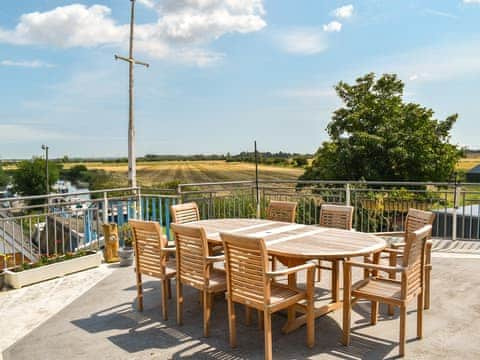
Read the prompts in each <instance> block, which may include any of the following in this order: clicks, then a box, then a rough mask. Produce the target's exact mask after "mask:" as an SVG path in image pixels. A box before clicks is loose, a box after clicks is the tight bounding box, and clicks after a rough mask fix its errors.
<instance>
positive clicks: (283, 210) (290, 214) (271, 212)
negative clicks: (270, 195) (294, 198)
mask: <svg viewBox="0 0 480 360" xmlns="http://www.w3.org/2000/svg"><path fill="white" fill-rule="evenodd" d="M296 214H297V203H296V202H291V201H273V200H272V201H270V203H269V204H268V208H267V219H268V220H272V221H283V222H289V223H294V222H295V216H296Z"/></svg>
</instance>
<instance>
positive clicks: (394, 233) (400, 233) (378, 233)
mask: <svg viewBox="0 0 480 360" xmlns="http://www.w3.org/2000/svg"><path fill="white" fill-rule="evenodd" d="M372 235H375V236H402V237H403V236H405V231H387V232H375V233H372Z"/></svg>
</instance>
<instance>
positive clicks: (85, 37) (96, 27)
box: [0, 4, 128, 48]
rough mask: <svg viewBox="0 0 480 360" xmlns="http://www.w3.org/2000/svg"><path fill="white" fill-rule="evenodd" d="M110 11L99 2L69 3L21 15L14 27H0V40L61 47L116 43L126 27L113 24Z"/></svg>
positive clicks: (123, 38) (123, 36)
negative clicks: (6, 28)
mask: <svg viewBox="0 0 480 360" xmlns="http://www.w3.org/2000/svg"><path fill="white" fill-rule="evenodd" d="M110 13H111V10H110V9H109V8H108V7H106V6H103V5H92V6H90V7H87V6H85V5H81V4H73V5H67V6H63V7H57V8H55V9H53V10H50V11H46V12H43V13H40V12H32V13H28V14H24V15H22V16H21V17H20V22H19V23H18V24H17V26H16V27H15V29H13V30H3V29H0V42H6V43H11V44H21V45H28V44H39V45H48V46H56V47H61V48H69V47H75V46H81V47H92V46H98V45H103V44H112V43H120V42H122V41H124V40H125V39H127V35H128V26H127V25H123V26H119V25H117V24H116V23H115V21H114V20H113V19H112V18H111V17H110Z"/></svg>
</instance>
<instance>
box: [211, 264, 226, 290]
mask: <svg viewBox="0 0 480 360" xmlns="http://www.w3.org/2000/svg"><path fill="white" fill-rule="evenodd" d="M226 289H227V277H226V274H225V271H224V270H221V269H212V270H211V271H210V281H209V283H208V291H209V292H218V291H225V290H226Z"/></svg>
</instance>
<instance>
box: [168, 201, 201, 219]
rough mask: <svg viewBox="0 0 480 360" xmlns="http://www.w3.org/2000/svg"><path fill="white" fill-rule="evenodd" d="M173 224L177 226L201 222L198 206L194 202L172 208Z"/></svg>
mask: <svg viewBox="0 0 480 360" xmlns="http://www.w3.org/2000/svg"><path fill="white" fill-rule="evenodd" d="M170 213H171V215H172V222H174V223H176V224H185V223H189V222H192V221H198V220H200V213H199V211H198V206H197V204H196V203H194V202H189V203H184V204H177V205H172V206H170Z"/></svg>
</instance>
